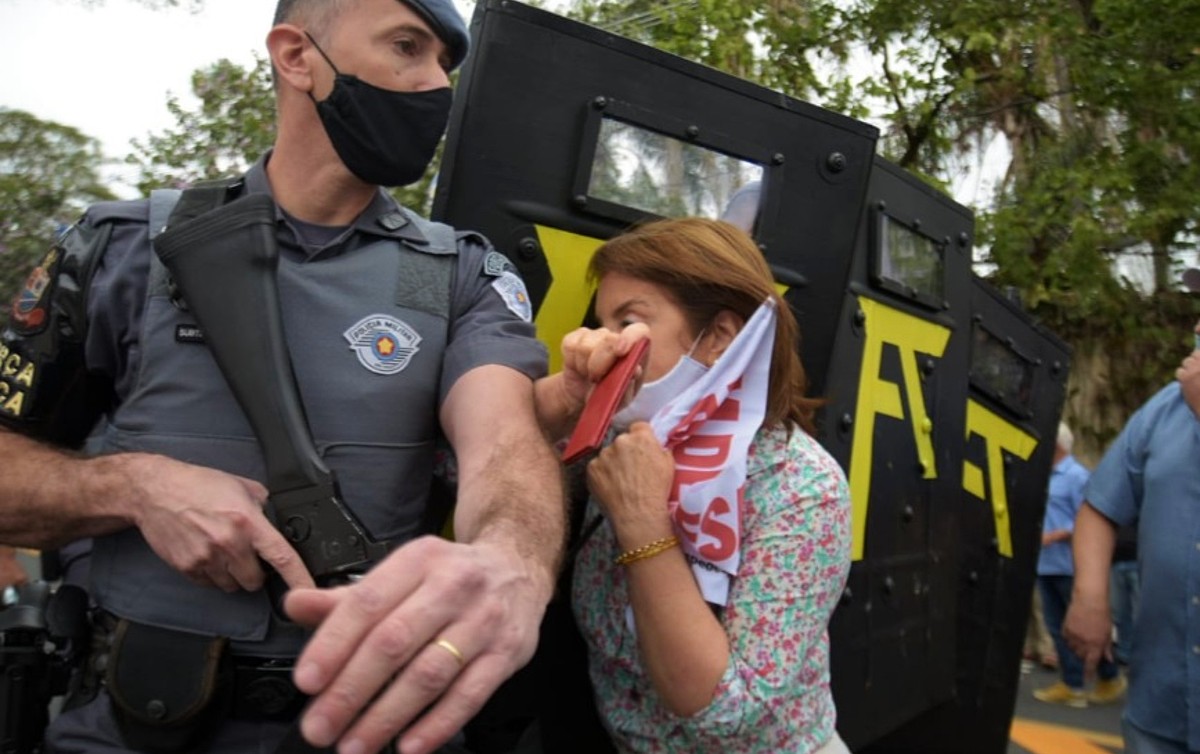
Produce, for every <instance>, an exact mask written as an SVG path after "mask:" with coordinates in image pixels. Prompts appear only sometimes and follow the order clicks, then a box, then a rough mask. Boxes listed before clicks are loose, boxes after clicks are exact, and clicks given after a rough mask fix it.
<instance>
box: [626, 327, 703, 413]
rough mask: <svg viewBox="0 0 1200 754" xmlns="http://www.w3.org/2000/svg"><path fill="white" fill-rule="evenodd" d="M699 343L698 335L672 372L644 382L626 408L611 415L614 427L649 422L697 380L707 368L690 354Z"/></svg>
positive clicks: (672, 368)
mask: <svg viewBox="0 0 1200 754" xmlns="http://www.w3.org/2000/svg"><path fill="white" fill-rule="evenodd" d="M703 334H704V333H701V334H700V335H701V336H703ZM699 343H700V336H697V337H696V340H695V342H694V343H692V347H691V348H689V349H688V352H687V353H685V354H684V355H683V356H681V357H680V358H679V361H677V362H675V366H673V367H671V371H669V372H667V373H666V374H664V375H663V376H662V377H659V378H658V379H657V380H654V381H653V382H647V383H644V384H643V385H642V389H641V390H639V391H638V392H637V395H635V396H633V400H632V401H630V402H629V405H628V406H626V407H625V408H623V409H621V410H620V411H618V412H617V413H616V414H614V415H613V421H612V425H613V427H615V428H616V429H618V430H620V431H622V432H623V431H625V430H626V429H629V425H631V424H633V423H634V422H648V421H650V419H651V418H652V417H653V416H654V415H655V414H657V413H658V412H659V411H661V410H662V409H663V408H665V407H666V406H667V405H669V404H670V403H671V401H673V400H675V399H676V398H678V397H679V395H680V394H681V393H683V391H684V390H685V389H686V388H688V387H689V386H690V385H691V384H692V383H694V382H695V381H696V380H698V379H700V378H701V377H702V376H703V375H704V373H705V372H707V371H708V367H706V366H705V365H703V364H701V363H700V362H699V361H696V360H695V359H693V358H692V352H693V351H695V350H696V346H697V345H698V344H699Z"/></svg>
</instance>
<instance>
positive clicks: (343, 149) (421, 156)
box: [306, 32, 453, 186]
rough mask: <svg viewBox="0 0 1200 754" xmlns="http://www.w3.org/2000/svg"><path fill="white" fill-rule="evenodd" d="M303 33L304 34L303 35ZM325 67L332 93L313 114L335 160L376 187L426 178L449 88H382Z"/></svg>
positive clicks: (443, 121)
mask: <svg viewBox="0 0 1200 754" xmlns="http://www.w3.org/2000/svg"><path fill="white" fill-rule="evenodd" d="M306 34H307V32H306ZM308 38H309V40H310V41H311V42H312V43H313V47H316V48H317V52H319V53H321V57H323V58H325V62H326V63H329V67H330V68H332V69H333V72H334V74H335V78H334V81H333V91H331V92H330V93H329V96H328V97H326V98H325V99H323V100H321V101H320V102H317V100H316V98H315V97H313V95H312V92H309V94H308V96H309V98H310V99H312V101H313V102H314V103H315V104H316V106H317V115H318V116H320V118H321V123H322V124H323V125H324V126H325V133H326V134H328V135H329V141H330V142H332V143H333V148H334V150H336V151H337V153H338V157H341V158H342V162H344V163H345V164H346V167H347V168H349V170H350V172H351V173H354V175H356V176H358V178H359V180H362V181H364V182H366V183H371V184H374V185H376V186H407V185H408V184H410V183H416V182H417V181H419V180H420V179H421V176H423V175H424V174H425V170H426V169H428V167H429V163H430V162H431V161H432V160H433V154H434V152H435V151H437V145H438V142H439V141H440V140H441V138H442V134H443V133H445V131H446V122H447V121H448V120H449V119H450V105H451V103H452V102H453V94H452V93H451V90H450V87H443V88H441V89H433V90H430V91H426V92H397V91H392V90H390V89H381V88H379V87H377V86H373V85H371V84H368V83H367V82H365V81H363V80H362V79H360V78H358V77H357V76H351V75H347V74H344V73H342V72H340V71H338V69H337V66H335V65H334V64H333V61H332V60H330V59H329V56H328V55H326V54H325V51H324V50H322V49H321V47H320V45H318V44H317V40H315V39H313V38H312V35H310V34H309V35H308Z"/></svg>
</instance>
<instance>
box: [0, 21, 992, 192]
mask: <svg viewBox="0 0 1200 754" xmlns="http://www.w3.org/2000/svg"><path fill="white" fill-rule="evenodd" d="M275 2H276V0H205V2H204V10H202V11H200V12H199V13H190V12H188V11H187V10H186V9H180V8H170V9H164V10H157V11H156V10H149V9H147V8H146V7H145V6H143V5H142V4H141V3H139V2H136V0H0V71H2V73H0V107H9V108H15V109H19V110H27V111H29V112H31V113H33V114H34V115H35V116H37V117H38V118H41V119H43V120H52V121H56V122H59V123H64V124H66V125H70V126H74V127H76V128H78V129H79V130H80V131H82V132H83V133H85V134H87V135H89V136H93V137H95V138H97V139H99V140H100V142H101V144H102V145H103V147H104V151H105V153H106V154H107V155H108V157H109V158H110V159H111V160H112V161H113V167H112V168H110V170H109V171H108V173H107V175H108V176H109V178H110V180H113V181H118V182H119V181H120V180H121V178H122V177H125V178H127V179H129V180H132V176H133V171H132V170H131V169H130V168H127V167H123V166H122V164H121V161H122V160H123V158H124V157H125V155H126V154H128V153H129V151H130V150H129V141H130V139H133V138H144V137H145V136H146V134H148V133H152V132H158V131H161V130H163V129H164V128H168V127H171V126H173V125H174V121H173V119H172V118H171V117H170V115H169V114H168V112H167V107H166V101H167V96H168V94H175V95H178V96H179V97H180V98H181V99H182V100H183V101H184V102H188V101H189V99H190V97H191V84H190V78H191V75H192V73H193V72H194V71H196V70H197V69H199V68H204V67H207V66H208V65H210V64H212V63H214V62H216V61H217V60H219V59H221V58H229V59H230V60H232V61H234V62H235V63H238V64H240V65H243V66H250V65H252V64H253V63H254V53H255V52H258V53H260V54H264V55H265V50H266V48H265V44H264V40H265V38H266V33H267V30H268V29H269V28H270V24H271V18H272V16H273V14H274V10H275ZM456 3H457V5H458V6H459V9H460V10H461V11H462V12H463V15H464V17H466V18H468V19H469V17H470V13H471V12H472V10H473V8H474V2H473V1H472V0H456ZM184 4H185V5H186V4H187V2H186V0H184ZM993 146H994V147H995V146H998V145H993ZM993 159H994V158H993ZM987 161H988V162H991V161H992V160H987ZM964 167H966V169H965V170H963V172H962V173H961V174H960V175H957V176H955V177H954V184H955V185H954V191H953V193H954V194H955V197H956V198H957V199H958V200H959V201H960V202H964V203H968V204H969V203H973V202H974V201H976V200H977V199H982V198H983V197H985V196H986V195H987V194H988V192H989V191H990V185H989V181H988V180H987V179H986V178H983V179H982V180H981V174H980V171H979V170H978V169H977V168H976V169H974V170H973V169H971V166H964ZM985 172H986V171H985ZM126 182H128V181H126ZM120 188H121V187H120V186H118V189H120ZM124 189H125V190H123V191H120V193H127V194H132V191H133V190H132V188H131V187H129V186H125V187H124Z"/></svg>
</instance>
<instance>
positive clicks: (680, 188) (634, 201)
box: [575, 98, 768, 223]
mask: <svg viewBox="0 0 1200 754" xmlns="http://www.w3.org/2000/svg"><path fill="white" fill-rule="evenodd" d="M598 99H599V100H602V101H603V103H604V104H603V107H598V106H593V107H591V108H589V111H590V112H589V117H588V119H587V123H586V126H585V129H584V134H583V147H584V148H583V150H582V154H581V155H580V158H581V159H580V164H579V167H578V170H577V176H576V182H575V197H576V199H575V203H576V206H578V207H579V208H581V209H584V210H586V211H588V212H591V213H594V214H597V215H601V216H604V217H610V218H613V219H616V220H621V221H623V222H627V223H636V222H641V221H644V220H646V219H649V218H653V217H709V218H713V219H716V218H720V217H721V216H722V215H723V214H724V213H725V212H726V210H727V209H728V208H729V204H730V200H731V199H732V198H733V197H734V195H735V194H736V193H737V192H738V190H739V189H741V188H743V187H745V186H747V185H751V184H753V186H754V187H759V188H760V189H761V188H762V187H764V186H768V184H767V171H766V170H764V168H763V160H762V159H760V158H755V157H748V156H745V155H746V152H747V151H754V150H753V149H752V148H751V149H746V148H745V147H746V146H747V145H745V144H743V145H741V147H742V148H738V147H737V146H736V145H735V144H734V143H733V141H732V140H730V139H728V138H726V137H723V136H722V135H721V134H717V133H715V132H711V131H705V130H704V129H702V128H701V127H700V126H697V125H695V124H691V125H689V124H685V123H682V122H674V121H672V120H671V119H670V118H669V117H667V116H664V115H663V114H661V113H655V112H651V111H644V110H641V109H639V108H636V107H634V106H632V105H629V104H626V103H623V102H617V101H612V100H604V99H603V98H598ZM596 101H597V100H594V101H593V103H594V102H596Z"/></svg>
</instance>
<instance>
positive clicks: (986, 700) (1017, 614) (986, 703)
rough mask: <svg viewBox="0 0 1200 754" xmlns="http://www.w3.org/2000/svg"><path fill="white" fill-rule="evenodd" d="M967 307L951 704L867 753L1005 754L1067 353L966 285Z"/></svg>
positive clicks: (1010, 309) (991, 293) (990, 295)
mask: <svg viewBox="0 0 1200 754" xmlns="http://www.w3.org/2000/svg"><path fill="white" fill-rule="evenodd" d="M970 300H971V320H970V323H969V328H968V330H967V333H966V334H967V336H968V338H969V342H970V345H969V353H970V357H969V359H970V360H969V372H968V375H969V392H968V396H967V412H966V431H965V433H964V439H965V445H964V447H963V459H962V491H961V493H960V495H959V499H958V501H957V502H958V504H959V505H960V510H959V512H958V517H957V529H956V532H955V538H956V546H957V550H958V560H959V564H958V568H957V571H956V574H955V585H954V589H955V594H956V601H955V618H954V620H955V625H956V627H957V637H956V638H957V641H956V643H955V660H954V675H955V678H954V698H953V699H952V700H951V701H949V702H948V703H946V704H942V705H939V706H937V707H934V708H932V709H931V710H930V711H929V712H927V713H925V714H923V715H921V716H919V717H917V718H915V719H914V720H912V721H911V722H909V723H908V724H907V725H904V726H901V727H899V728H898V729H897V730H896V731H895V732H893V733H892V734H890V735H889V736H887V737H886V738H884V739H883V740H882V741H881V742H880V743H879V744H877V745H876V746H873V747H871V748H869V749H866V751H870V752H913V753H914V754H915V753H916V752H922V753H923V754H924V753H926V752H928V753H929V754H943V753H944V754H950V753H951V752H960V751H963V750H964V749H963V748H962V747H963V745H964V744H963V742H965V741H971V742H972V748H971V751H978V752H981V754H1003V753H1004V752H1005V751H1006V750H1007V749H1006V742H1007V740H1008V731H1009V726H1010V723H1011V718H1012V714H1013V709H1014V707H1015V704H1016V692H1017V686H1018V679H1019V673H1020V663H1019V661H1018V660H1019V658H1020V656H1021V650H1022V645H1023V644H1024V640H1025V632H1026V626H1027V621H1028V618H1029V611H1030V601H1031V599H1032V594H1033V586H1034V580H1035V576H1036V565H1037V557H1038V550H1039V548H1040V543H1041V533H1042V515H1043V513H1044V511H1045V506H1046V489H1047V486H1048V484H1049V477H1050V470H1051V466H1052V462H1053V455H1054V443H1055V436H1056V432H1057V423H1058V417H1059V415H1060V413H1061V411H1062V406H1063V402H1064V400H1065V397H1066V378H1067V370H1068V366H1069V356H1070V354H1069V351H1068V349H1067V346H1066V345H1065V344H1064V343H1063V342H1062V341H1061V340H1060V339H1059V338H1058V337H1056V336H1055V335H1054V334H1053V333H1050V332H1048V331H1046V330H1045V329H1043V328H1041V327H1039V326H1038V325H1037V324H1035V323H1033V322H1031V321H1030V319H1029V318H1028V316H1026V315H1025V314H1024V313H1023V312H1022V311H1021V308H1020V306H1019V304H1018V303H1017V302H1015V301H1012V300H1009V299H1008V298H1006V297H1004V296H1003V295H1001V294H1000V293H999V292H998V291H996V290H995V289H994V288H993V287H992V286H990V285H988V284H987V283H986V282H984V281H982V280H979V279H975V280H973V281H972V282H971V285H970Z"/></svg>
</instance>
